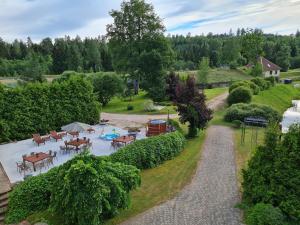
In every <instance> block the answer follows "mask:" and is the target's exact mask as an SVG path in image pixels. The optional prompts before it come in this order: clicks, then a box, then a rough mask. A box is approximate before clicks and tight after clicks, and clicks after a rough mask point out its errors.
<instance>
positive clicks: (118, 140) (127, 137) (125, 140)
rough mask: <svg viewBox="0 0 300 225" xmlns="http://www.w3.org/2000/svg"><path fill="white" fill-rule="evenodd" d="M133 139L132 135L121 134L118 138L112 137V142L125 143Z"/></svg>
mask: <svg viewBox="0 0 300 225" xmlns="http://www.w3.org/2000/svg"><path fill="white" fill-rule="evenodd" d="M132 141H134V137H132V136H121V137H118V138H115V139H113V142H119V143H123V144H125V145H127V144H128V143H130V142H132Z"/></svg>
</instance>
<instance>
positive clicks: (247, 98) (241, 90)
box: [227, 86, 252, 105]
mask: <svg viewBox="0 0 300 225" xmlns="http://www.w3.org/2000/svg"><path fill="white" fill-rule="evenodd" d="M251 99H252V93H251V90H250V89H249V88H248V87H244V86H240V87H237V88H235V89H233V90H232V91H231V92H230V94H229V96H228V98H227V102H228V104H229V105H232V104H236V103H249V102H251Z"/></svg>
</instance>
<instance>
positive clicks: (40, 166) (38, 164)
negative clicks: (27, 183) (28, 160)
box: [35, 160, 45, 173]
mask: <svg viewBox="0 0 300 225" xmlns="http://www.w3.org/2000/svg"><path fill="white" fill-rule="evenodd" d="M35 167H36V169H37V170H40V173H41V171H42V169H44V167H45V161H44V160H43V161H40V162H38V163H36V164H35Z"/></svg>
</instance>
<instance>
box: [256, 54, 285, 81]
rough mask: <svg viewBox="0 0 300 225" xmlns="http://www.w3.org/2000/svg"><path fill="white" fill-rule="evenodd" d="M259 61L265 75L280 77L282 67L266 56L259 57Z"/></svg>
mask: <svg viewBox="0 0 300 225" xmlns="http://www.w3.org/2000/svg"><path fill="white" fill-rule="evenodd" d="M258 60H259V63H260V64H261V65H262V71H263V76H264V77H276V78H279V76H280V70H281V67H280V66H278V65H276V64H274V63H272V62H271V61H269V60H267V59H266V58H264V57H262V56H261V57H259V58H258Z"/></svg>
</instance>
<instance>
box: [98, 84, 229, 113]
mask: <svg viewBox="0 0 300 225" xmlns="http://www.w3.org/2000/svg"><path fill="white" fill-rule="evenodd" d="M227 90H228V89H227V88H214V89H206V90H205V91H204V92H205V95H206V97H207V100H211V99H213V98H214V97H216V96H218V95H220V94H223V93H224V92H226V91H227ZM146 100H149V98H148V97H147V93H146V92H144V91H140V93H139V95H137V96H134V97H133V99H132V101H128V100H124V99H122V98H119V97H114V98H113V99H112V100H111V101H110V102H109V103H108V104H107V105H106V106H105V107H103V108H102V111H103V112H107V113H122V114H167V113H168V110H169V113H171V114H172V113H176V108H175V107H174V106H166V107H165V108H163V109H162V110H159V111H154V112H145V111H144V106H143V103H144V102H145V101H146ZM167 103H168V104H171V102H167ZM128 105H132V106H133V108H134V109H133V110H130V111H128V110H127V106H128Z"/></svg>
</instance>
